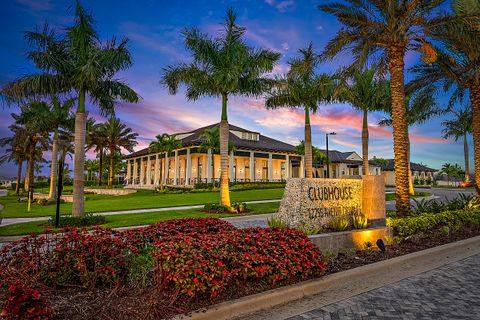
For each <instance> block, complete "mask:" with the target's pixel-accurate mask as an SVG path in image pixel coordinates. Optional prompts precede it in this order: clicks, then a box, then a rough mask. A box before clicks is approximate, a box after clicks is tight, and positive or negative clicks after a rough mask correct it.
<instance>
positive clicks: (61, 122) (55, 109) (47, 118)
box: [37, 95, 75, 199]
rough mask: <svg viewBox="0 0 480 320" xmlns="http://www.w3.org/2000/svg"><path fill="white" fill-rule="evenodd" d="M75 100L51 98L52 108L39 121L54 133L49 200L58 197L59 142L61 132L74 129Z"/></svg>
mask: <svg viewBox="0 0 480 320" xmlns="http://www.w3.org/2000/svg"><path fill="white" fill-rule="evenodd" d="M74 103H75V99H73V98H71V99H67V100H65V101H63V102H62V101H61V100H60V98H59V97H58V96H56V95H52V96H51V97H50V106H49V109H48V110H46V111H47V112H43V113H42V114H41V115H40V117H39V118H38V119H37V121H38V122H39V124H40V125H41V126H44V127H48V128H49V131H53V142H52V161H51V164H50V189H49V193H48V198H49V199H55V198H56V197H57V188H56V185H57V169H58V168H57V167H58V140H59V134H61V130H69V129H70V128H69V127H73V124H74V121H75V120H74V115H73V114H72V113H71V112H70V110H71V108H72V106H73V104H74Z"/></svg>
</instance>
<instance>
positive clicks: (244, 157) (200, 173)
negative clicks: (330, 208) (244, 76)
mask: <svg viewBox="0 0 480 320" xmlns="http://www.w3.org/2000/svg"><path fill="white" fill-rule="evenodd" d="M218 127H219V124H218V123H216V124H213V125H210V126H206V127H202V128H199V129H196V130H193V131H190V132H185V133H179V134H177V135H176V137H177V139H179V140H180V141H181V142H182V147H181V148H179V149H178V150H175V151H174V152H172V154H171V156H170V161H169V163H168V164H167V163H166V161H165V155H164V153H152V152H150V151H149V148H145V149H142V150H139V151H137V152H133V153H131V154H129V155H127V156H125V157H124V159H125V160H126V162H127V166H126V168H127V169H126V174H125V183H126V184H127V185H128V186H131V187H134V188H153V187H154V186H157V185H158V184H159V183H160V181H161V179H162V175H163V174H164V172H167V175H166V181H167V185H187V186H188V185H194V184H195V183H198V182H212V181H220V155H219V153H218V152H212V150H207V151H205V150H201V148H200V146H201V144H202V142H204V141H203V139H202V134H203V133H204V131H205V129H213V128H218ZM229 143H230V144H232V145H233V146H234V151H231V152H230V154H229V179H230V181H232V182H233V181H239V182H249V181H270V182H274V181H285V180H286V179H287V178H292V177H294V178H295V177H304V176H305V165H304V156H303V155H301V154H299V152H298V151H297V149H296V148H295V147H294V146H293V145H291V144H288V143H285V142H282V141H279V140H275V139H272V138H270V137H267V136H264V135H263V134H260V133H259V132H255V131H251V130H247V129H243V128H240V127H237V126H235V125H230V136H229ZM322 152H324V151H322ZM329 155H330V163H331V165H330V177H331V178H339V177H343V176H348V175H361V174H362V158H361V157H360V156H359V155H358V154H357V153H355V152H340V151H336V150H330V151H329ZM314 166H315V169H314V176H316V177H325V175H326V165H325V164H322V163H315V164H314ZM162 168H163V169H162ZM165 169H166V170H165ZM371 170H374V172H376V174H380V167H379V166H377V167H372V168H371Z"/></svg>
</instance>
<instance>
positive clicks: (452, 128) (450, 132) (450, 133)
mask: <svg viewBox="0 0 480 320" xmlns="http://www.w3.org/2000/svg"><path fill="white" fill-rule="evenodd" d="M453 115H454V118H453V119H449V120H445V121H443V122H442V126H443V127H444V128H443V130H442V133H443V137H444V138H445V139H448V138H453V139H454V140H455V142H457V141H458V139H460V137H462V138H463V155H464V157H465V182H467V183H468V182H470V174H469V173H470V166H469V163H468V142H467V135H468V134H469V133H472V113H471V112H470V110H469V109H468V108H465V109H460V110H457V111H454V112H453Z"/></svg>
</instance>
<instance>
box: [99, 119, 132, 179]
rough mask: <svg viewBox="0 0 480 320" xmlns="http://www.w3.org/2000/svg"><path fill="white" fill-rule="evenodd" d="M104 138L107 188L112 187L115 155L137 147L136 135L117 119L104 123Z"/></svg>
mask: <svg viewBox="0 0 480 320" xmlns="http://www.w3.org/2000/svg"><path fill="white" fill-rule="evenodd" d="M101 130H102V131H103V132H104V134H103V136H105V138H106V139H105V146H106V147H107V149H108V150H109V152H110V169H109V176H108V186H109V187H112V186H113V177H114V173H115V172H114V171H115V167H114V159H115V153H117V152H118V153H120V154H121V150H122V148H123V149H126V150H127V151H129V152H133V147H135V146H136V145H137V137H138V134H137V133H135V132H133V131H132V129H131V128H128V127H127V126H126V125H125V124H123V123H121V122H120V119H118V118H110V119H109V120H108V121H107V122H106V123H104V124H103V125H102V129H101Z"/></svg>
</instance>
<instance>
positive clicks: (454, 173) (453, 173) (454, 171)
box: [440, 163, 462, 185]
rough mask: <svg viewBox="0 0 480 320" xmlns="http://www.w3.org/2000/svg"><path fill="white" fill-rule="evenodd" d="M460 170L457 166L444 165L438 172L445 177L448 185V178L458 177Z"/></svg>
mask: <svg viewBox="0 0 480 320" xmlns="http://www.w3.org/2000/svg"><path fill="white" fill-rule="evenodd" d="M461 172H462V168H460V166H459V165H458V164H456V163H455V164H451V163H445V164H444V165H443V166H442V169H441V170H440V173H444V174H446V175H447V182H448V185H450V177H460V175H461Z"/></svg>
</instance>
